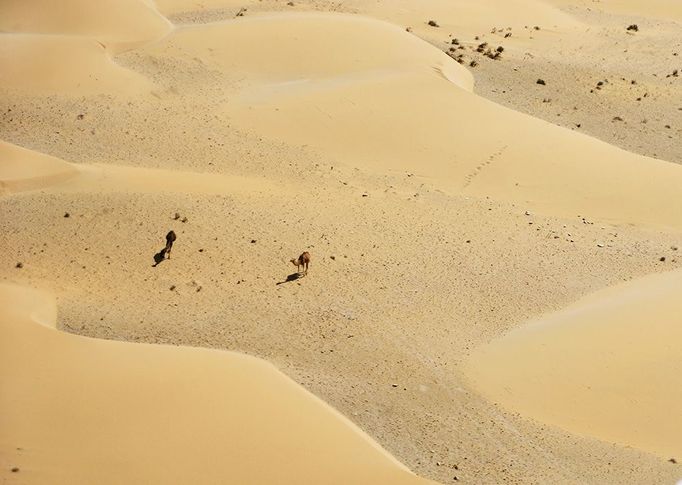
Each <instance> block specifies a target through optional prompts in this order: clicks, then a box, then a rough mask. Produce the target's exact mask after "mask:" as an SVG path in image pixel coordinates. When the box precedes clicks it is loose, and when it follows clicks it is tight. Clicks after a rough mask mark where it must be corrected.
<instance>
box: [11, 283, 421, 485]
mask: <svg viewBox="0 0 682 485" xmlns="http://www.w3.org/2000/svg"><path fill="white" fill-rule="evenodd" d="M0 302H1V303H2V307H3V313H2V315H1V323H0V334H1V335H2V338H0V341H1V342H2V344H1V345H2V352H0V369H2V372H1V373H0V384H1V385H2V389H3V392H2V394H0V408H2V413H1V417H0V423H1V428H2V441H1V442H0V443H1V444H0V447H1V448H2V454H3V459H2V461H3V463H4V464H5V466H6V467H11V468H14V467H17V468H18V469H19V471H18V472H17V473H18V474H17V475H13V476H12V478H14V476H16V477H17V478H20V479H21V480H22V483H47V482H49V483H70V484H76V483H122V482H126V483H132V482H136V483H141V482H144V483H171V482H172V483H188V482H201V483H223V482H224V481H225V480H226V479H227V478H226V477H229V481H234V482H238V483H272V482H277V483H301V482H305V483H368V484H370V483H405V484H407V483H428V482H427V481H426V480H421V479H418V478H417V477H415V476H414V475H412V474H411V473H410V472H409V471H407V470H406V469H405V468H404V467H403V466H402V465H400V464H399V463H398V462H397V461H395V460H394V459H393V458H392V457H391V456H390V455H388V454H387V453H386V452H384V451H383V450H382V449H381V448H380V447H379V446H378V445H377V444H376V443H374V442H373V441H371V439H370V438H369V437H367V436H366V435H365V434H364V433H362V432H361V431H359V430H358V429H357V428H356V427H354V426H353V425H352V424H351V423H350V422H348V421H347V420H346V419H345V418H343V417H342V416H340V415H339V414H338V413H336V412H335V411H333V410H332V409H330V408H329V407H327V406H326V405H324V404H323V403H322V402H321V401H320V400H318V399H316V398H314V397H313V396H312V395H311V394H309V393H308V392H306V391H304V390H303V389H302V388H301V387H300V386H297V385H296V384H294V383H293V382H292V381H290V380H289V379H287V378H286V377H284V376H283V375H282V374H280V373H279V372H278V371H277V370H276V369H275V368H274V367H272V366H271V365H269V364H267V363H265V362H263V361H260V360H258V359H254V358H252V357H247V356H244V355H238V354H234V353H226V352H217V351H210V350H200V349H186V348H172V347H163V346H150V345H146V346H143V345H135V344H129V343H121V342H107V341H100V340H92V339H87V338H83V337H78V336H74V335H68V334H62V333H59V332H57V331H55V330H54V328H48V327H54V324H55V318H56V307H55V303H54V300H53V299H52V298H51V297H50V296H49V295H46V294H44V293H40V292H37V291H35V290H30V289H26V288H22V287H18V286H13V285H7V284H2V285H0ZM2 473H3V475H5V477H6V478H9V475H6V473H8V471H6V470H3V472H2Z"/></svg>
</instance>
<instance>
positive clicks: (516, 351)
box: [468, 270, 682, 457]
mask: <svg viewBox="0 0 682 485" xmlns="http://www.w3.org/2000/svg"><path fill="white" fill-rule="evenodd" d="M681 293H682V273H681V272H680V271H679V270H678V271H672V272H669V273H663V274H660V275H653V276H649V277H646V278H640V279H638V280H637V281H634V282H629V283H625V284H623V285H619V286H617V287H614V288H609V289H607V290H603V291H599V292H597V293H594V294H592V295H590V296H588V297H586V298H583V299H581V300H580V301H578V302H577V303H576V304H574V305H571V306H570V307H568V308H566V309H564V310H561V311H559V312H557V313H555V314H552V315H549V316H546V317H543V318H541V319H540V320H538V321H536V322H532V323H529V324H527V325H524V326H523V327H521V328H519V329H516V330H513V331H512V332H510V333H508V334H507V335H505V336H504V337H502V338H500V339H498V340H495V341H493V342H492V343H491V344H489V345H487V346H484V347H483V348H481V349H479V350H477V351H476V352H475V353H474V355H473V357H472V359H471V361H470V362H469V364H468V366H469V367H470V369H469V372H470V375H471V376H472V382H473V383H475V386H476V387H478V388H480V389H482V390H483V391H484V393H485V394H486V395H487V396H490V397H491V398H492V399H493V400H495V401H496V402H500V403H502V404H504V405H506V406H509V407H511V408H512V409H515V410H518V411H520V412H523V413H526V414H529V415H531V416H536V417H537V418H539V419H541V420H543V421H545V422H548V423H552V424H556V425H559V426H561V427H563V428H565V429H568V430H571V431H575V432H578V433H581V434H592V435H595V436H599V437H601V438H603V439H605V440H608V441H614V442H618V443H621V444H624V445H627V446H634V447H638V448H641V449H645V450H650V451H651V452H653V453H657V454H659V455H661V456H664V457H666V456H668V457H676V456H682V440H680V436H682V420H680V419H679V418H678V417H677V416H676V411H675V410H676V409H677V408H679V405H680V402H682V358H680V349H679V343H680V342H682V298H680V294H681Z"/></svg>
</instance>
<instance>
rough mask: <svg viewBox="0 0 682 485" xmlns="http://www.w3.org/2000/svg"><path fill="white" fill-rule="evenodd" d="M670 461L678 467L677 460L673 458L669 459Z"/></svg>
mask: <svg viewBox="0 0 682 485" xmlns="http://www.w3.org/2000/svg"><path fill="white" fill-rule="evenodd" d="M668 461H669V462H670V463H672V464H673V465H676V464H677V460H676V459H675V458H671V459H669V460H668Z"/></svg>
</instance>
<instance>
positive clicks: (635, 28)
mask: <svg viewBox="0 0 682 485" xmlns="http://www.w3.org/2000/svg"><path fill="white" fill-rule="evenodd" d="M626 30H630V31H632V32H639V27H638V26H637V24H632V25H628V28H627V29H626Z"/></svg>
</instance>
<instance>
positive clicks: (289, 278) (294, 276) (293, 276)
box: [277, 273, 303, 285]
mask: <svg viewBox="0 0 682 485" xmlns="http://www.w3.org/2000/svg"><path fill="white" fill-rule="evenodd" d="M302 276H303V275H302V274H301V273H291V274H290V275H289V276H287V279H286V280H284V281H280V282H279V283H277V284H278V285H283V284H284V283H291V282H292V281H296V280H297V279H299V278H301V277H302Z"/></svg>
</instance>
